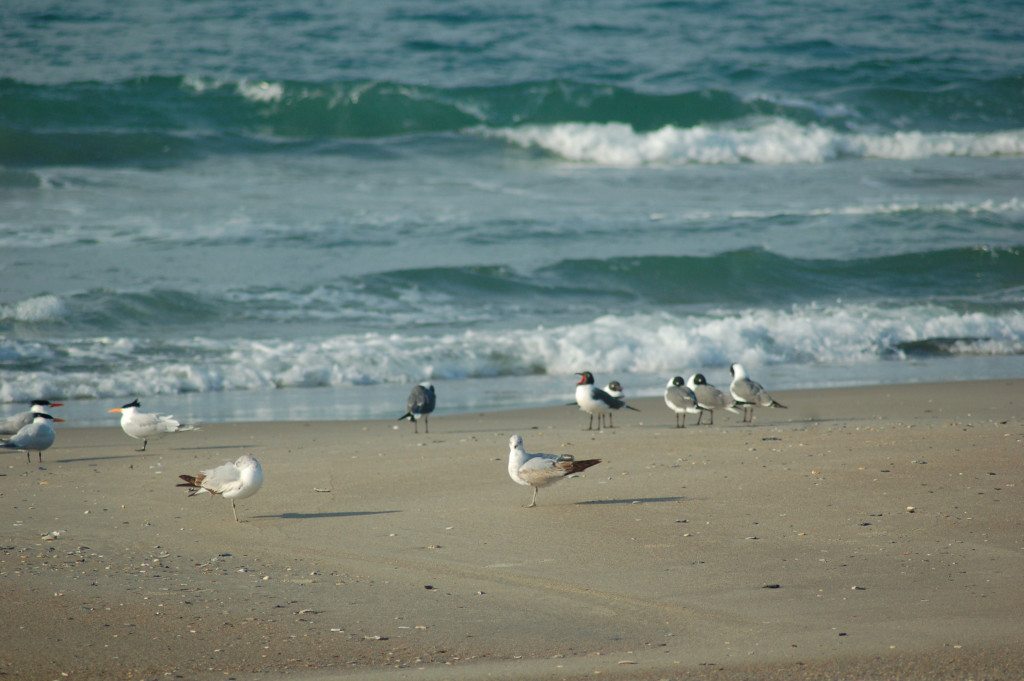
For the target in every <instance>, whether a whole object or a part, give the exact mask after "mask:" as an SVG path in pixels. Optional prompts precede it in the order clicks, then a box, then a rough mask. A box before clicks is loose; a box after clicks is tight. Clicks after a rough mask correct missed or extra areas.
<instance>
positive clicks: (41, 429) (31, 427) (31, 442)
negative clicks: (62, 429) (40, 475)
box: [0, 412, 64, 463]
mask: <svg viewBox="0 0 1024 681" xmlns="http://www.w3.org/2000/svg"><path fill="white" fill-rule="evenodd" d="M63 420H64V419H58V418H54V417H53V416H50V415H49V414H47V413H44V412H39V413H37V414H36V415H35V416H33V417H32V423H30V424H28V425H27V426H24V427H23V428H21V429H20V430H19V431H18V432H17V433H15V434H14V436H13V437H12V438H11V439H10V440H8V441H7V442H4V443H2V444H0V447H3V448H4V449H19V450H24V451H25V456H26V457H28V462H29V463H32V452H38V456H39V461H42V460H43V452H44V451H45V450H47V449H49V448H50V445H52V444H53V441H54V440H55V439H57V434H56V433H55V432H54V430H53V426H52V425H50V422H51V421H57V422H61V421H63Z"/></svg>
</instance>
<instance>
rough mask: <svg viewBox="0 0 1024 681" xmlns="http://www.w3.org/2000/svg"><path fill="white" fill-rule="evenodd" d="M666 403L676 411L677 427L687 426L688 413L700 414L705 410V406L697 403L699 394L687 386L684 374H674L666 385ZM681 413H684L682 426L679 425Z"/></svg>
mask: <svg viewBox="0 0 1024 681" xmlns="http://www.w3.org/2000/svg"><path fill="white" fill-rule="evenodd" d="M665 404H666V405H668V408H669V409H671V410H672V411H674V412H675V413H676V428H685V427H686V415H687V414H700V413H701V412H702V411H704V408H703V407H701V406H700V405H698V404H697V396H696V395H694V394H693V391H692V390H690V389H689V388H687V387H686V381H684V380H683V377H682V376H673V377H672V378H671V379H670V380H669V382H668V383H667V384H666V385H665ZM680 414H682V415H683V424H682V425H681V426H680V425H679V415H680ZM698 418H699V417H698Z"/></svg>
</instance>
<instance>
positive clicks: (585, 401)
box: [576, 371, 640, 430]
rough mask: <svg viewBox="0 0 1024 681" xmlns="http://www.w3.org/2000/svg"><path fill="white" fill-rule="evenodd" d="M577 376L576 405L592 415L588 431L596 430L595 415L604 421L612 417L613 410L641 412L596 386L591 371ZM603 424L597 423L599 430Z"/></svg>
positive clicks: (582, 372)
mask: <svg viewBox="0 0 1024 681" xmlns="http://www.w3.org/2000/svg"><path fill="white" fill-rule="evenodd" d="M576 375H577V376H579V377H580V380H579V382H578V383H577V384H576V404H578V405H579V407H580V409H582V410H583V411H585V412H587V413H588V414H590V425H589V426H588V427H587V430H593V429H594V416H595V415H597V416H599V417H601V419H603V418H604V415H605V414H608V415H609V416H610V415H611V413H612V410H617V409H622V408H623V407H625V408H626V409H632V410H633V411H640V410H639V409H637V408H636V407H631V406H629V405H628V404H626V402H625V401H624V400H620V399H619V398H617V397H612V396H611V395H609V394H608V393H606V392H605V391H604V390H601V389H600V388H598V387H597V386H596V385H594V374H592V373H590V372H589V371H581V372H579V373H577V374H576ZM602 422H603V421H601V420H599V421H598V422H597V427H598V428H599V429H600V427H601V423H602Z"/></svg>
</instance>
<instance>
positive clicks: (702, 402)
mask: <svg viewBox="0 0 1024 681" xmlns="http://www.w3.org/2000/svg"><path fill="white" fill-rule="evenodd" d="M686 387H687V388H689V389H690V390H692V391H693V394H694V396H696V398H697V406H698V407H700V409H701V412H700V415H699V416H697V425H698V426H699V425H700V421H701V419H702V418H704V412H705V411H706V412H707V413H708V415H710V417H711V423H709V424H708V425H709V426H713V425H715V409H728V410H729V411H731V412H733V413H734V414H738V413H739V412H738V411H736V407H735V404H736V400H734V399H732V398H731V397H726V396H725V393H723V392H722V391H721V390H719V389H718V388H716V387H715V386H713V385H711V384H710V383H708V382H707V379H705V378H704V374H693V375H692V376H690V377H689V378H688V379H686Z"/></svg>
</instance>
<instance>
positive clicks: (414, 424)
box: [412, 416, 420, 433]
mask: <svg viewBox="0 0 1024 681" xmlns="http://www.w3.org/2000/svg"><path fill="white" fill-rule="evenodd" d="M412 432H414V433H419V432H420V424H419V422H418V421H417V420H416V417H415V416H413V417H412Z"/></svg>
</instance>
